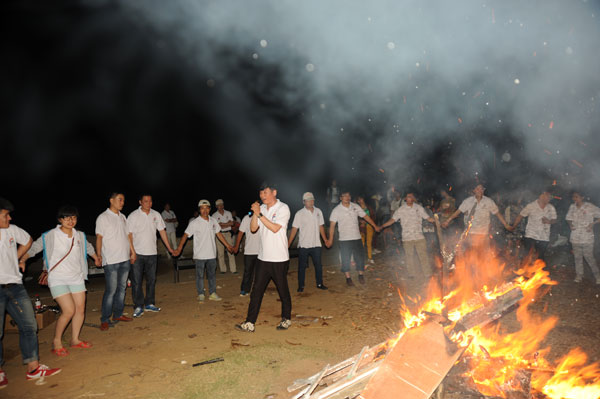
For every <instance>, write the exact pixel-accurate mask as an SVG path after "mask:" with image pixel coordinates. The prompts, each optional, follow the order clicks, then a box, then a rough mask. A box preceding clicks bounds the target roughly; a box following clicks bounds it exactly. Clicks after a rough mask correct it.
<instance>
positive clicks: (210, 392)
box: [0, 246, 600, 398]
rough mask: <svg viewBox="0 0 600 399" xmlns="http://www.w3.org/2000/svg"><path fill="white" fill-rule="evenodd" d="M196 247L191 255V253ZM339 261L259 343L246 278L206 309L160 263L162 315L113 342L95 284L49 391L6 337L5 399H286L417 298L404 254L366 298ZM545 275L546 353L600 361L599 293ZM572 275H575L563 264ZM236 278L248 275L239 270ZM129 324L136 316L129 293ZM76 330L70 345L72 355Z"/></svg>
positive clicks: (391, 258)
mask: <svg viewBox="0 0 600 399" xmlns="http://www.w3.org/2000/svg"><path fill="white" fill-rule="evenodd" d="M188 247H190V246H188ZM337 259H338V258H337V250H335V249H332V250H327V251H325V255H324V266H325V267H324V278H325V284H326V285H327V286H329V288H330V289H329V290H328V291H321V290H317V289H316V288H315V284H314V281H315V280H314V272H313V269H309V270H308V272H307V286H306V288H305V292H304V293H302V294H298V293H296V288H297V276H296V271H297V259H292V261H291V265H290V272H289V282H290V291H291V292H292V301H293V309H292V315H293V324H292V326H291V327H290V329H289V330H288V331H277V330H276V329H275V326H276V325H277V323H278V321H279V319H280V312H281V304H280V302H279V301H278V295H277V292H276V291H275V289H274V287H273V286H272V285H271V286H270V287H269V289H268V291H267V293H266V295H265V299H264V301H263V305H262V309H261V312H260V315H259V319H258V322H257V326H256V328H257V329H256V332H255V333H243V332H240V331H237V330H235V329H234V325H235V323H238V322H240V321H242V320H243V319H244V317H245V314H246V310H247V306H248V301H249V297H240V296H239V290H240V283H241V275H240V274H231V273H227V274H217V284H218V287H219V288H218V290H217V291H218V293H219V294H220V295H221V296H222V297H223V301H221V302H211V301H206V303H203V304H198V303H197V302H196V292H195V284H194V279H195V276H194V271H193V270H184V271H181V272H180V278H181V281H180V282H179V283H177V284H175V283H173V272H172V269H171V266H170V264H169V262H168V261H167V259H166V258H164V257H161V258H160V266H159V275H158V282H157V288H156V292H157V302H158V303H157V305H158V306H160V307H162V311H161V312H160V313H148V312H147V313H145V314H144V315H143V316H142V317H141V318H138V319H135V320H134V321H133V322H129V323H124V322H121V323H119V324H117V325H116V326H115V327H114V328H111V329H109V331H107V332H102V331H100V330H99V329H98V328H95V327H94V325H98V324H99V317H100V314H99V311H100V307H101V299H102V294H103V289H104V279H103V278H102V277H94V278H92V279H91V280H90V281H89V283H88V300H87V316H86V317H87V318H86V325H85V326H84V328H83V332H82V335H81V338H82V339H84V340H88V341H91V342H92V343H93V344H94V347H93V348H91V349H72V350H70V354H69V356H67V357H64V358H57V357H56V356H54V355H53V354H51V353H50V349H51V341H52V337H53V332H54V324H52V325H50V326H49V327H47V328H45V329H43V330H41V331H40V332H39V348H40V356H41V361H42V362H43V363H46V364H48V365H50V366H51V367H61V368H62V369H63V371H62V373H61V374H59V375H56V376H54V377H51V378H47V379H46V380H45V381H44V384H43V385H36V383H35V382H32V381H26V380H25V375H24V374H25V366H23V365H22V364H21V357H20V351H19V349H18V334H15V333H7V334H5V336H4V341H3V343H4V357H5V359H6V364H5V365H4V370H5V371H6V372H7V374H8V379H9V385H8V387H7V388H6V389H4V390H2V391H0V397H2V398H24V397H26V398H38V397H39V398H41V397H43V398H59V397H60V398H103V397H117V398H125V397H127V398H288V397H291V395H290V394H289V393H287V391H286V387H287V386H288V385H290V384H291V383H292V382H293V381H294V380H295V379H297V378H305V377H308V376H310V375H312V374H315V373H316V372H318V371H319V370H320V369H321V368H322V367H323V366H325V365H326V364H328V363H329V364H335V363H337V362H339V361H342V360H344V359H346V358H348V357H350V356H353V355H355V354H356V353H358V352H359V351H360V350H361V348H362V347H363V346H365V345H369V346H372V345H375V344H378V343H380V342H382V341H384V340H386V339H388V338H390V337H392V336H393V335H395V332H396V331H398V329H399V327H400V323H401V318H400V313H399V307H400V299H399V296H398V290H400V291H401V292H404V293H406V294H409V295H414V294H415V292H414V287H412V285H407V284H405V280H402V276H403V267H402V264H401V257H399V256H398V254H397V253H396V252H395V251H389V252H388V253H384V254H380V255H377V256H376V257H375V265H373V266H372V267H370V268H369V269H368V270H367V272H366V276H367V283H366V285H364V286H361V285H360V284H358V282H357V281H356V279H355V282H356V285H357V286H356V287H351V288H349V287H346V285H345V280H344V278H343V274H342V273H341V272H340V270H339V265H338V262H337ZM554 260H555V261H550V262H549V266H548V268H549V269H550V270H551V272H552V276H553V277H554V278H555V279H556V280H557V281H559V282H560V284H559V285H558V286H556V287H553V288H552V290H551V292H550V293H549V294H548V295H546V296H545V297H544V298H542V299H541V300H540V301H538V303H536V304H535V305H533V307H532V309H533V310H534V311H535V312H537V313H539V314H542V313H545V314H552V315H557V316H558V317H559V318H560V321H559V323H558V325H557V327H556V328H555V329H554V330H553V332H551V334H550V335H549V336H548V337H547V338H546V340H545V342H544V344H545V345H550V346H552V352H551V356H550V357H553V358H558V357H560V356H561V355H563V354H565V353H567V352H568V350H569V349H570V348H572V347H573V346H580V347H582V348H583V349H584V351H585V352H587V353H588V355H589V356H590V361H591V362H592V361H598V360H600V345H598V344H599V343H600V329H598V326H599V325H600V323H598V320H599V315H600V299H599V298H598V296H599V294H600V287H598V286H596V285H594V284H592V283H591V282H589V281H588V282H584V283H583V284H580V285H576V284H575V283H573V282H571V280H572V278H573V271H572V266H571V264H569V263H568V262H567V261H565V256H564V254H558V255H556V256H554ZM564 263H566V266H562V264H564ZM237 264H238V265H240V266H238V270H240V269H241V265H243V259H242V256H241V255H239V256H238V258H237ZM28 291H29V293H30V295H32V296H33V295H34V294H35V293H40V294H41V295H42V298H43V301H44V302H45V303H46V304H48V303H51V299H50V295H49V291H48V290H47V288H43V287H39V286H36V285H35V284H33V285H31V287H29V288H28ZM125 302H126V304H128V306H126V312H127V313H129V314H131V313H132V312H133V310H132V306H131V305H130V304H131V303H132V301H131V291H130V290H128V292H127V297H126V301H125ZM501 323H502V324H503V327H506V328H507V329H512V328H514V327H515V324H516V318H515V317H514V314H509V315H507V316H505V317H503V318H502V320H501ZM69 337H70V332H69V330H67V332H66V334H65V336H64V341H65V344H67V343H68V339H69ZM218 357H222V358H223V359H224V361H222V362H218V363H213V364H208V365H202V366H198V367H192V364H194V363H198V362H202V361H205V360H210V359H214V358H218Z"/></svg>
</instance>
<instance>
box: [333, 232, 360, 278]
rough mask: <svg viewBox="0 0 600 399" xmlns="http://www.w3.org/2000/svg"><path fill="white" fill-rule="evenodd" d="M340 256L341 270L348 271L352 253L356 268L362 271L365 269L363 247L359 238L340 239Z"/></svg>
mask: <svg viewBox="0 0 600 399" xmlns="http://www.w3.org/2000/svg"><path fill="white" fill-rule="evenodd" d="M339 246H340V257H341V258H342V272H344V273H346V272H349V271H350V260H351V259H352V255H354V262H355V263H356V270H358V271H360V272H362V271H364V270H365V248H364V247H363V244H362V241H361V240H360V238H359V239H358V240H348V241H340V242H339Z"/></svg>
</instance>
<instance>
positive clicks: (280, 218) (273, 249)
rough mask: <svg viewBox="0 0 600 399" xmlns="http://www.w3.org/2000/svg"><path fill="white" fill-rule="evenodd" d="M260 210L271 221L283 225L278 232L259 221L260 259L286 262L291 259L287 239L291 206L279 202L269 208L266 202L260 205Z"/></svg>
mask: <svg viewBox="0 0 600 399" xmlns="http://www.w3.org/2000/svg"><path fill="white" fill-rule="evenodd" d="M260 212H261V213H262V214H263V215H264V216H265V217H266V218H267V219H269V220H270V221H271V222H273V223H276V224H278V225H280V226H281V228H280V229H279V231H277V233H273V232H272V231H271V230H269V229H268V228H267V227H266V226H265V225H264V224H263V222H261V221H260V220H259V221H258V231H257V232H256V233H258V235H259V236H260V242H259V247H258V259H260V260H262V261H264V262H285V261H287V260H290V254H289V252H288V241H287V225H288V222H289V221H290V216H291V214H290V208H289V207H288V206H287V205H286V204H284V203H283V202H281V201H279V200H277V202H276V203H275V204H274V205H273V206H272V207H271V208H270V209H267V206H266V205H265V204H262V205H261V206H260Z"/></svg>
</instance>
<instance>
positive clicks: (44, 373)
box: [26, 364, 62, 380]
mask: <svg viewBox="0 0 600 399" xmlns="http://www.w3.org/2000/svg"><path fill="white" fill-rule="evenodd" d="M61 371H62V369H51V368H50V367H48V366H46V365H45V364H40V365H39V366H38V368H37V369H35V370H33V371H31V372H28V373H27V375H26V378H27V379H28V380H37V379H38V378H42V377H50V376H52V375H54V374H58V373H60V372H61Z"/></svg>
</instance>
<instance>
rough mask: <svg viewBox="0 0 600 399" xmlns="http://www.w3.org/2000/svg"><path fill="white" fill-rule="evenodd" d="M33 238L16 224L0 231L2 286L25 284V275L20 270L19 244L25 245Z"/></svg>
mask: <svg viewBox="0 0 600 399" xmlns="http://www.w3.org/2000/svg"><path fill="white" fill-rule="evenodd" d="M30 239H31V236H30V235H29V234H27V232H26V231H25V230H23V229H22V228H20V227H17V226H15V225H14V224H11V225H9V226H8V227H7V228H6V229H0V284H23V275H22V274H21V270H20V269H19V258H18V257H17V244H18V245H25V244H27V243H28V242H29V240H30Z"/></svg>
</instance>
